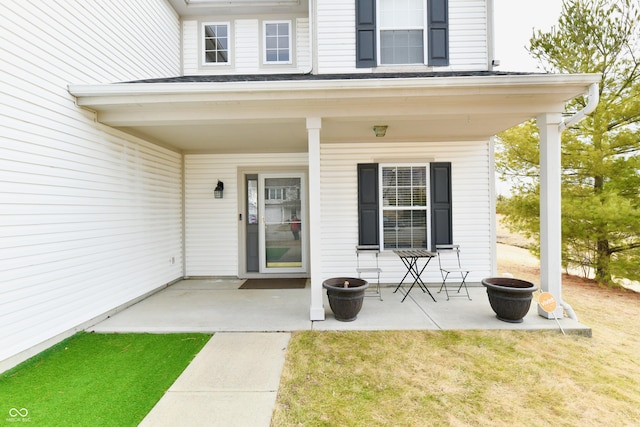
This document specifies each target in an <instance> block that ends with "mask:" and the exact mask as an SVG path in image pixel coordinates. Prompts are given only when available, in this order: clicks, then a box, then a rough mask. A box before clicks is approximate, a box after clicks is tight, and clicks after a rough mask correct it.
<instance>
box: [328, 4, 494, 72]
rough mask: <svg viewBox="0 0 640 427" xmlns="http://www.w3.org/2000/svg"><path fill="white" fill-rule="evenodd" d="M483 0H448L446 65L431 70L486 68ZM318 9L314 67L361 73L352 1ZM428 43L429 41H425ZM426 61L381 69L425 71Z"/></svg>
mask: <svg viewBox="0 0 640 427" xmlns="http://www.w3.org/2000/svg"><path fill="white" fill-rule="evenodd" d="M486 3H487V2H486V1H485V0H449V66H447V67H434V68H433V70H434V71H452V70H465V71H475V70H478V71H479V70H486V69H487V68H488V57H489V41H488V40H489V39H488V33H489V27H488V17H487V14H488V12H487V5H486ZM317 9H318V24H317V25H318V28H317V32H318V42H317V44H318V46H317V57H318V64H317V68H318V71H319V73H321V74H330V73H362V72H366V70H367V69H362V68H356V63H355V57H356V40H355V2H351V1H349V2H345V1H342V0H327V1H323V2H321V3H320V4H318V6H317ZM427 43H428V41H427ZM430 69H431V68H430V67H428V66H426V65H417V64H412V65H397V66H393V65H387V66H379V67H376V68H373V69H371V70H372V71H373V72H384V71H389V70H392V71H399V72H402V71H403V70H405V71H409V70H410V71H426V70H430Z"/></svg>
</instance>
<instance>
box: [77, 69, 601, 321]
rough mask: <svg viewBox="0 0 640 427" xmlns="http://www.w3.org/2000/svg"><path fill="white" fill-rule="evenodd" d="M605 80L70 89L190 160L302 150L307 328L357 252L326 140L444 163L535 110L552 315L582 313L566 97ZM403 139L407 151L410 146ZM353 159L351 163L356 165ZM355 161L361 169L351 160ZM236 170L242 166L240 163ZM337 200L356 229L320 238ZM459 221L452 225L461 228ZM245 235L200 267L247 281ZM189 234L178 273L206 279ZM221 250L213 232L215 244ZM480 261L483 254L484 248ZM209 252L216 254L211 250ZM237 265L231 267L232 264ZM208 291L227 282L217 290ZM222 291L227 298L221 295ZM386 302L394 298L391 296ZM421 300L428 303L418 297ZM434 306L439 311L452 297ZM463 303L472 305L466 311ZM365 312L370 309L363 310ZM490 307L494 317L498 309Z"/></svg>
mask: <svg viewBox="0 0 640 427" xmlns="http://www.w3.org/2000/svg"><path fill="white" fill-rule="evenodd" d="M599 80H600V76H597V75H520V74H501V73H494V72H492V73H468V74H463V73H450V74H433V73H432V74H418V75H404V74H403V75H393V74H390V75H376V74H371V75H327V76H313V75H312V76H307V75H304V76H278V77H275V76H272V77H270V78H269V79H267V80H266V81H265V80H263V79H262V78H257V77H255V76H241V77H237V78H234V79H230V78H229V77H212V76H206V77H202V78H193V77H179V78H170V79H157V80H152V81H138V82H131V83H124V84H117V85H76V86H70V88H69V90H70V93H71V94H73V95H74V96H76V99H77V103H78V105H80V106H83V107H86V108H89V109H91V110H92V111H95V112H96V119H97V120H98V121H99V122H101V123H103V124H105V125H108V126H111V127H113V128H117V129H120V130H122V131H125V132H127V133H130V134H132V135H136V136H139V137H141V138H143V139H145V140H147V141H151V142H154V143H157V144H159V145H163V146H166V147H169V148H171V149H174V150H176V151H178V152H180V153H182V154H183V156H185V157H188V158H190V159H196V158H198V156H207V155H217V156H224V155H236V156H246V157H247V159H248V160H247V162H252V163H250V164H251V165H253V164H255V163H257V162H258V160H256V158H257V157H258V156H265V155H266V154H271V155H278V156H280V155H284V154H287V155H290V156H296V155H301V157H306V158H304V159H303V160H304V162H303V163H305V164H304V166H305V171H306V173H307V191H308V194H309V197H308V200H307V207H308V216H307V218H306V220H307V223H308V224H310V225H311V226H310V227H308V239H307V240H308V243H307V246H305V247H306V248H308V256H307V257H308V260H309V262H308V268H307V269H306V270H305V273H307V274H308V275H309V276H310V283H309V284H308V286H307V288H308V291H306V292H303V296H302V298H303V299H302V300H301V302H300V305H297V306H296V307H295V310H300V309H301V308H302V307H306V308H307V315H306V316H305V317H306V318H307V319H309V320H305V323H306V324H307V326H306V327H305V328H309V329H310V328H313V327H314V326H316V325H318V327H319V324H317V323H315V322H314V321H317V320H324V319H325V317H326V318H327V320H329V321H331V317H330V316H329V315H327V313H328V311H327V310H328V306H327V304H326V301H323V298H326V297H323V289H322V280H323V279H324V278H326V277H330V276H334V275H335V272H334V271H333V270H332V271H328V270H329V269H335V268H337V267H334V265H335V262H334V261H335V260H334V259H331V258H330V257H329V254H331V253H335V250H336V249H339V250H341V251H343V252H344V253H345V254H346V251H347V250H348V251H349V253H351V251H352V248H353V247H354V246H355V245H356V243H357V242H356V237H357V236H356V232H357V222H356V221H357V218H356V219H355V220H354V218H355V216H354V215H357V212H355V210H354V209H355V208H354V207H353V206H351V205H350V209H351V211H346V210H345V208H344V204H340V203H341V201H342V200H341V199H340V198H339V197H333V194H332V193H331V191H328V190H329V189H330V187H331V186H332V185H334V186H335V185H340V186H343V185H345V181H344V179H343V177H344V176H343V175H340V173H342V174H344V173H345V172H344V171H342V170H340V171H339V172H340V173H337V174H336V173H334V172H335V171H334V169H331V167H328V166H327V165H326V161H324V162H323V159H322V156H321V152H322V149H323V148H324V149H329V148H330V147H335V146H340V144H342V146H343V147H345V146H348V149H349V150H352V151H353V152H355V151H354V150H355V149H354V147H359V146H362V147H366V148H365V149H366V150H372V149H373V147H383V146H384V147H387V148H388V150H391V149H395V150H394V153H393V156H392V157H393V158H394V159H395V160H397V161H405V162H406V161H407V159H412V158H413V156H414V155H415V151H414V150H415V149H417V148H425V147H429V146H434V147H436V146H437V147H440V148H439V151H437V152H436V151H435V149H434V151H432V152H427V151H424V153H423V154H422V157H423V158H428V159H431V160H430V161H435V159H436V158H442V159H445V160H446V159H447V158H449V157H451V156H452V154H451V153H454V152H456V146H455V144H456V143H459V144H460V143H464V142H469V143H470V144H471V143H477V142H478V141H488V140H489V139H490V137H491V136H492V135H495V134H496V133H498V132H500V131H502V130H505V129H507V128H509V127H511V126H514V125H516V124H518V123H521V122H523V121H525V120H528V119H530V118H533V117H535V118H537V121H538V126H539V128H540V139H541V144H540V146H541V209H540V217H541V243H542V245H541V255H542V256H541V280H540V286H541V288H542V289H543V290H545V291H548V292H550V293H552V294H553V295H554V296H555V298H556V299H557V300H558V301H559V303H560V304H559V307H558V310H557V312H556V315H557V316H558V317H561V316H562V315H563V308H565V309H567V312H568V313H569V314H570V315H571V317H573V318H574V320H575V319H576V317H575V314H573V312H572V310H571V309H570V307H568V306H566V307H562V305H563V299H562V278H561V271H562V270H561V251H560V248H561V238H560V236H561V233H560V232H561V230H560V219H561V212H560V205H561V203H560V173H561V172H560V136H561V131H562V127H563V125H564V119H563V117H562V113H563V111H564V106H565V103H566V102H567V101H569V100H571V99H573V98H575V97H578V96H581V95H585V94H586V93H587V91H588V89H589V87H591V86H592V85H594V84H596V83H597V82H598V81H599ZM381 124H382V125H384V126H385V127H386V128H388V132H387V133H386V136H384V137H378V136H374V135H373V132H372V129H373V127H374V126H376V125H381ZM381 138H383V139H381ZM382 141H384V142H382ZM483 144H484V142H483ZM406 146H410V148H403V147H406ZM460 146H461V145H460ZM461 147H462V146H461ZM468 150H469V145H467V146H465V147H463V148H461V149H460V150H458V151H459V152H460V153H461V154H460V153H459V154H460V156H461V157H464V156H467V157H469V158H471V157H470V156H473V155H475V156H476V157H474V158H473V160H474V161H475V160H480V157H479V155H478V154H473V153H468ZM491 150H492V147H491V146H489V150H488V151H487V153H486V154H483V157H482V158H481V162H482V167H483V168H484V172H485V173H484V175H483V176H482V178H483V179H482V183H481V187H479V191H476V194H483V195H486V197H485V198H484V199H483V208H482V209H483V210H482V214H481V215H482V218H483V219H482V222H483V224H482V225H483V227H484V235H483V236H482V237H479V238H477V239H478V241H481V242H482V243H481V244H480V245H481V246H482V247H481V248H480V249H477V251H478V252H479V253H482V259H481V260H480V261H478V262H479V263H482V265H483V266H484V268H485V269H486V271H483V273H482V275H483V276H485V277H486V276H487V275H488V273H489V272H490V271H491V270H495V246H493V245H492V243H491V242H492V234H495V233H494V231H495V230H494V229H495V220H494V219H492V218H491V216H493V211H494V209H493V203H494V198H495V190H494V189H493V183H492V173H491V172H492V170H493V152H492V151H491ZM361 151H362V150H360V151H358V152H357V153H356V154H355V155H354V156H358V159H357V160H358V161H360V157H364V155H363V153H362V152H361ZM252 156H253V157H252ZM380 156H381V158H383V159H387V158H389V157H390V156H389V155H388V154H386V153H381V154H380ZM367 157H371V156H367ZM355 160H356V159H353V161H354V162H355ZM373 160H376V159H375V158H373V157H372V158H369V159H368V160H367V161H373ZM376 163H377V162H376ZM354 164H355V163H354ZM270 166H272V167H280V166H281V164H279V163H274V162H271V164H270ZM331 166H332V167H333V165H331ZM353 169H355V166H354V167H353V168H351V170H353ZM237 170H238V171H241V168H240V166H238V168H237ZM229 177H231V175H229ZM227 182H229V180H227ZM349 183H350V184H351V185H355V184H354V183H355V179H354V178H353V177H351V180H350V181H349ZM474 184H475V183H474V182H470V183H467V185H466V187H465V190H466V191H472V187H473V185H474ZM240 187H241V186H240V185H238V186H236V188H235V189H234V188H229V193H230V198H229V199H227V200H229V201H230V202H228V203H229V211H228V212H232V211H233V212H232V214H229V215H225V216H224V217H221V220H220V221H218V222H217V223H216V224H215V225H216V226H217V227H218V229H225V230H235V228H236V227H237V221H236V218H238V215H237V213H238V212H240V213H241V212H242V209H237V208H238V206H235V205H240V203H239V201H240V200H241V199H242V195H241V192H240V191H239V189H240ZM323 196H324V199H323ZM340 196H341V197H344V198H349V200H351V199H353V197H352V196H353V194H350V193H348V192H346V191H345V192H344V193H341V194H340ZM483 197H484V196H483ZM337 206H338V207H340V208H341V209H342V211H341V212H342V215H341V218H340V219H339V220H340V221H338V219H336V218H335V217H332V218H331V221H332V222H330V224H333V225H335V224H337V223H340V224H343V222H341V221H342V220H343V219H344V218H345V217H347V218H348V219H350V220H351V222H350V223H349V224H350V227H347V228H345V230H344V231H345V233H342V234H341V235H337V234H336V235H331V236H327V235H326V234H327V233H325V235H323V234H322V233H321V227H319V226H318V224H321V222H322V221H323V220H326V218H328V215H327V213H328V212H330V211H331V210H332V209H335V208H336V207H337ZM183 207H184V210H185V213H186V215H187V217H188V216H189V214H190V213H191V212H192V211H193V210H192V209H191V208H190V206H189V205H188V204H187V203H186V202H184V201H183ZM459 211H463V210H459ZM220 212H222V210H220ZM225 212H226V211H225ZM327 221H328V220H327ZM188 222H189V218H187V219H186V220H185V219H184V218H183V229H184V230H187V231H189V230H190V227H189V224H188ZM453 222H454V223H455V222H456V221H453ZM460 222H464V221H460ZM460 222H458V223H456V224H454V226H456V225H457V226H459V225H460ZM327 228H328V227H325V230H326V229H327ZM347 231H348V233H346V232H347ZM349 233H350V234H349ZM471 234H472V233H471ZM471 234H470V233H468V236H467V237H468V240H470V241H471V240H474V239H476V236H471ZM458 236H460V234H458ZM242 237H243V236H242V234H241V233H240V232H239V233H236V235H234V236H232V240H234V241H233V242H231V240H230V239H229V238H227V239H226V240H225V241H226V242H227V243H229V242H231V243H232V246H231V250H228V249H229V248H227V249H226V250H225V254H224V255H225V256H228V259H226V258H225V259H226V260H227V262H226V263H223V262H220V263H218V264H217V265H216V266H214V267H217V266H218V265H231V266H233V268H230V269H229V271H227V270H224V271H221V270H220V269H219V268H218V269H215V268H213V269H211V270H210V271H207V272H206V273H204V274H206V275H226V274H236V273H237V274H238V276H239V277H243V276H242V274H241V273H242V271H241V267H238V268H236V265H237V264H238V263H239V261H241V256H240V257H239V256H237V255H236V254H241V253H243V251H242V242H243V239H242ZM336 237H340V238H341V239H342V238H344V243H343V244H341V245H340V247H339V248H338V247H337V246H334V245H333V243H332V242H334V241H336ZM184 240H185V241H186V245H185V246H186V247H187V249H186V250H185V251H184V252H185V253H184V254H183V256H182V259H183V260H182V263H183V272H184V274H183V276H185V277H186V276H199V275H200V273H199V272H194V270H193V269H192V265H191V264H192V261H193V260H194V259H195V257H194V256H193V255H192V254H191V253H190V251H189V248H190V247H191V245H190V242H189V236H186V237H184ZM459 240H460V239H459V238H458V237H456V243H460V242H459ZM463 243H464V242H463ZM214 246H215V243H214V242H213V239H211V243H210V247H214ZM225 247H226V246H225ZM478 247H480V246H478ZM245 252H246V251H245ZM476 258H479V256H478V255H477V254H476ZM207 259H209V260H211V259H214V257H211V256H207ZM342 259H344V257H343V258H342ZM234 268H235V270H236V271H231V270H234ZM343 269H344V268H343ZM396 273H397V274H402V273H398V272H396ZM204 274H203V275H204ZM478 279H479V278H476V280H478ZM184 285H185V286H186V285H187V283H185V284H184ZM181 286H182V285H181ZM168 292H172V290H171V289H170V290H168ZM212 292H223V290H218V289H216V291H212ZM481 292H482V290H481ZM240 295H245V296H246V295H247V294H240ZM218 297H219V298H220V299H221V300H222V299H223V297H222V294H219V295H218ZM234 297H235V294H234ZM243 298H244V297H243ZM414 298H417V297H416V296H414ZM475 299H477V298H475ZM475 299H474V300H475ZM367 302H372V301H367ZM227 303H228V304H227V305H224V306H223V309H222V311H221V312H224V307H233V309H234V313H243V312H244V310H242V309H241V308H240V307H241V301H237V300H229V301H227ZM383 303H384V304H387V303H388V301H384V302H383ZM414 303H416V304H417V305H418V307H422V306H421V305H420V304H418V303H417V302H415V301H414ZM474 303H475V301H474ZM221 304H225V303H224V302H222V303H221ZM263 304H264V300H262V301H258V302H257V303H256V307H261V306H262V305H263ZM436 304H438V307H440V305H445V304H440V303H436ZM368 305H371V304H368ZM406 305H407V304H402V305H400V307H403V308H401V310H403V311H401V312H400V313H401V314H403V313H404V312H405V311H406V310H407V309H406ZM451 305H452V304H448V306H451ZM256 307H254V309H255V308H256ZM439 309H440V308H438V310H439ZM419 311H420V312H422V313H423V314H422V315H423V316H426V320H425V319H423V323H421V327H425V322H426V324H428V323H429V322H432V323H433V325H432V326H433V327H434V328H446V326H444V327H442V325H441V323H438V320H437V319H435V318H430V315H431V313H432V312H434V311H433V310H429V309H422V308H420V309H419ZM458 311H462V312H463V313H466V310H458ZM379 312H381V311H380V310H379V311H378V313H379ZM365 314H366V311H365V312H364V313H363V314H362V316H365ZM489 314H490V316H489V317H491V313H489ZM245 315H247V316H255V312H252V313H250V314H248V313H246V312H245ZM455 315H456V316H458V317H459V316H460V313H459V312H456V313H455ZM541 315H546V314H545V313H541ZM401 317H402V316H401ZM258 319H259V317H258ZM230 323H231V322H230ZM328 323H329V322H328ZM444 323H445V322H442V324H444ZM439 325H440V326H439ZM403 326H404V327H403V328H404V329H406V328H407V322H403ZM323 327H325V326H323ZM340 327H346V326H344V325H340ZM476 327H477V326H476ZM292 329H293V328H292V327H291V326H288V327H286V326H284V327H279V330H292ZM231 330H233V329H231ZM252 330H253V329H252Z"/></svg>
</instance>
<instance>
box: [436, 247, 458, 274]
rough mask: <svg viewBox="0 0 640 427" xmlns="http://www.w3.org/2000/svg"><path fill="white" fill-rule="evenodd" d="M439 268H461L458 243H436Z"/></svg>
mask: <svg viewBox="0 0 640 427" xmlns="http://www.w3.org/2000/svg"><path fill="white" fill-rule="evenodd" d="M436 252H437V253H438V263H439V264H440V270H443V269H447V268H461V265H460V245H436Z"/></svg>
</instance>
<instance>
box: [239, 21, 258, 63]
mask: <svg viewBox="0 0 640 427" xmlns="http://www.w3.org/2000/svg"><path fill="white" fill-rule="evenodd" d="M234 27H235V52H234V54H235V67H236V69H235V71H236V72H237V73H239V74H254V73H256V72H257V71H258V69H259V65H260V61H259V58H260V43H259V42H258V40H260V39H259V37H260V28H259V23H258V20H257V19H238V20H236V21H235V25H234Z"/></svg>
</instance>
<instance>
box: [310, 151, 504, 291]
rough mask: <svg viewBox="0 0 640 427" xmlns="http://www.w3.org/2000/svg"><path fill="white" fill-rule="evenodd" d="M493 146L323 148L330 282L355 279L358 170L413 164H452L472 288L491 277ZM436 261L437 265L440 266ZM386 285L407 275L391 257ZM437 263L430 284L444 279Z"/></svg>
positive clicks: (456, 219) (457, 236) (457, 223)
mask: <svg viewBox="0 0 640 427" xmlns="http://www.w3.org/2000/svg"><path fill="white" fill-rule="evenodd" d="M488 147H489V145H488V142H464V143H442V144H436V143H428V144H426V143H415V144H413V143H402V144H399V143H396V144H380V143H376V144H323V145H322V146H321V182H322V184H321V196H320V197H321V205H322V213H321V218H322V223H321V224H320V226H321V228H322V249H321V251H320V253H321V256H322V261H321V265H322V273H323V275H324V276H325V277H339V276H345V275H347V276H348V275H354V274H355V263H356V255H355V246H356V245H357V243H358V213H357V164H358V163H373V162H377V163H384V162H386V161H389V162H393V160H394V159H403V160H404V161H406V159H407V158H412V159H416V161H420V159H423V160H424V161H442V162H451V163H452V181H453V184H452V191H453V227H454V230H453V236H454V242H455V243H457V244H460V245H461V247H462V253H463V259H464V261H465V263H466V265H467V266H469V268H470V269H471V270H472V273H471V274H470V276H469V280H470V281H471V282H479V281H480V279H481V278H482V277H486V276H488V275H490V272H491V265H492V264H491V261H492V260H491V255H490V254H491V229H490V224H491V214H492V213H491V209H490V205H489V197H490V185H489V183H490V172H489V166H488V165H489V162H488V159H489V148H488ZM434 261H435V260H434ZM380 262H381V267H382V269H383V274H382V277H381V280H382V281H383V282H386V283H396V282H398V281H399V280H400V279H401V278H402V276H403V275H404V273H405V272H406V270H405V269H404V266H403V265H402V263H401V261H400V260H399V259H398V258H397V257H396V256H395V255H394V254H393V253H392V252H391V251H385V252H383V253H382V254H381V258H380ZM436 265H437V263H434V264H431V265H430V266H429V267H428V268H427V270H426V271H425V273H426V278H427V281H429V282H438V281H439V280H441V279H440V274H439V271H438V269H437V267H436Z"/></svg>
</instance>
